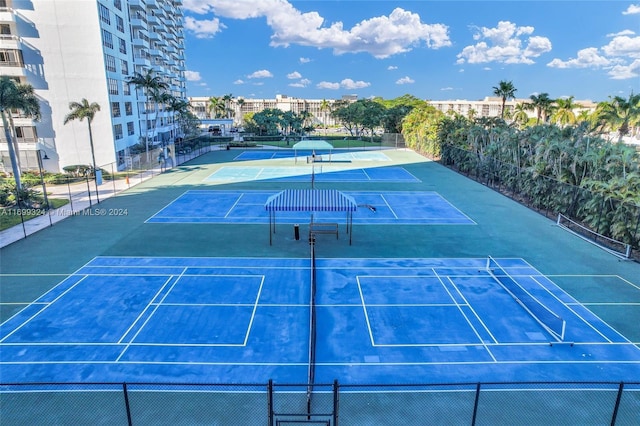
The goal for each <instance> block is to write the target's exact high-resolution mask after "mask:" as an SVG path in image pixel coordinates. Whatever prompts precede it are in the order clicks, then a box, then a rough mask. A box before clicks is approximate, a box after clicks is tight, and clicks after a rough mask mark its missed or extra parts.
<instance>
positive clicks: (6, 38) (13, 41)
mask: <svg viewBox="0 0 640 426" xmlns="http://www.w3.org/2000/svg"><path fill="white" fill-rule="evenodd" d="M0 48H2V49H11V50H22V42H21V41H20V37H18V36H16V35H11V34H6V35H5V34H3V35H0Z"/></svg>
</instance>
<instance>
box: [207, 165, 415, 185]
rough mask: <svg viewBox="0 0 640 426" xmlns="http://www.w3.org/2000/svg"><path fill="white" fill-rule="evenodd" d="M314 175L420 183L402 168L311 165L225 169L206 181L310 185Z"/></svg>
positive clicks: (324, 178) (328, 178) (321, 178)
mask: <svg viewBox="0 0 640 426" xmlns="http://www.w3.org/2000/svg"><path fill="white" fill-rule="evenodd" d="M312 173H313V175H314V179H315V181H316V182H407V183H411V182H413V183H416V182H421V181H420V179H418V178H417V177H415V176H414V175H412V174H411V173H409V172H408V171H406V170H405V169H404V168H403V167H383V168H367V169H344V168H338V167H335V166H327V165H322V166H320V165H317V164H316V165H314V166H313V170H312V166H292V167H251V166H243V167H237V166H224V167H221V168H219V169H218V170H216V171H215V172H213V173H212V174H210V175H209V176H208V177H207V178H206V179H205V181H207V182H248V181H255V182H261V181H262V182H264V181H274V180H277V181H282V182H309V181H311V174H312Z"/></svg>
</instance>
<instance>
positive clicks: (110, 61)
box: [104, 54, 116, 72]
mask: <svg viewBox="0 0 640 426" xmlns="http://www.w3.org/2000/svg"><path fill="white" fill-rule="evenodd" d="M104 63H105V66H106V68H107V71H111V72H116V58H114V57H113V56H111V55H107V54H105V55H104Z"/></svg>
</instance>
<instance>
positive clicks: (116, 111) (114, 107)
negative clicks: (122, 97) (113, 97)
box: [111, 102, 120, 117]
mask: <svg viewBox="0 0 640 426" xmlns="http://www.w3.org/2000/svg"><path fill="white" fill-rule="evenodd" d="M111 115H112V116H114V117H120V102H111Z"/></svg>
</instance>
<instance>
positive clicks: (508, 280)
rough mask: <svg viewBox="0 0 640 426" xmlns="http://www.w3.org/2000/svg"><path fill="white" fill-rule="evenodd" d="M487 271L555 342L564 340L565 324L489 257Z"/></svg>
mask: <svg viewBox="0 0 640 426" xmlns="http://www.w3.org/2000/svg"><path fill="white" fill-rule="evenodd" d="M487 271H488V272H489V274H490V275H491V276H492V277H493V278H494V279H495V280H496V281H497V282H498V283H499V284H500V285H501V286H502V288H504V289H505V290H506V291H507V293H509V294H510V295H511V296H512V297H513V298H514V299H515V301H516V302H517V303H518V304H519V305H520V306H522V307H523V308H524V310H525V311H527V312H528V313H529V315H531V316H532V317H533V319H535V320H536V321H537V322H538V323H539V324H540V325H541V326H542V327H543V328H544V329H545V330H547V331H548V332H549V334H551V335H552V336H553V337H554V338H555V339H556V340H557V341H563V340H564V331H565V327H566V322H565V320H564V319H562V317H560V316H559V315H557V314H556V313H555V312H553V311H552V310H551V309H549V308H548V307H547V306H545V305H544V304H543V303H542V302H540V301H539V300H538V299H536V298H535V296H533V295H532V294H531V293H529V292H528V291H527V289H525V288H524V287H522V286H521V285H520V284H519V283H518V282H517V281H516V280H514V279H513V277H512V276H511V275H509V273H508V272H507V271H505V270H504V268H502V267H501V266H500V265H499V264H498V262H496V260H495V259H493V258H492V257H491V256H489V258H488V259H487Z"/></svg>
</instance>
